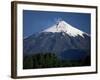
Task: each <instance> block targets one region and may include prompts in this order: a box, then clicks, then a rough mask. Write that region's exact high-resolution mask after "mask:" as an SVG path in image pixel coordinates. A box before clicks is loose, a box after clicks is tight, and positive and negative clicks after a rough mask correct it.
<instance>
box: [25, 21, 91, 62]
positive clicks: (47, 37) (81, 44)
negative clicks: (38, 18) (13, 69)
mask: <svg viewBox="0 0 100 80" xmlns="http://www.w3.org/2000/svg"><path fill="white" fill-rule="evenodd" d="M38 53H55V54H56V55H57V56H58V58H59V59H62V60H66V59H68V60H69V59H71V60H73V59H81V58H86V56H88V55H90V36H89V35H88V34H87V33H84V32H82V31H80V30H78V29H76V28H74V27H72V26H71V25H69V24H67V23H66V22H64V21H60V22H58V23H57V24H56V25H54V26H52V27H50V28H48V29H46V30H44V31H42V32H39V33H37V34H33V35H31V36H29V37H28V38H26V39H24V40H23V54H24V56H27V55H34V54H38Z"/></svg>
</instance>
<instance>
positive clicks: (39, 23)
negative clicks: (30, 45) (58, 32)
mask: <svg viewBox="0 0 100 80" xmlns="http://www.w3.org/2000/svg"><path fill="white" fill-rule="evenodd" d="M59 18H60V19H62V20H64V21H66V22H67V23H69V24H70V25H72V26H74V27H76V28H78V29H80V30H82V31H84V32H86V33H88V34H90V33H91V31H90V27H91V15H90V14H88V13H71V12H51V11H33V10H23V37H24V38H26V37H28V36H30V35H32V34H34V33H36V32H40V31H42V30H44V29H46V28H48V27H50V26H52V25H53V24H55V23H56V21H57V20H58V19H59Z"/></svg>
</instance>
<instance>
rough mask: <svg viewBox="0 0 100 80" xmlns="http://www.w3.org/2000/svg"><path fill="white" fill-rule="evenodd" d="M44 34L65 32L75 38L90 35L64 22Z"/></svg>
mask: <svg viewBox="0 0 100 80" xmlns="http://www.w3.org/2000/svg"><path fill="white" fill-rule="evenodd" d="M42 32H53V33H55V32H65V33H67V34H69V35H70V36H73V37H75V36H78V35H80V36H82V37H83V34H86V35H88V34H87V33H85V32H83V31H81V30H79V29H77V28H75V27H73V26H71V25H70V24H68V23H67V22H65V21H63V20H61V21H59V22H57V24H55V25H53V26H51V27H49V28H47V29H45V30H43V31H42Z"/></svg>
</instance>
